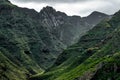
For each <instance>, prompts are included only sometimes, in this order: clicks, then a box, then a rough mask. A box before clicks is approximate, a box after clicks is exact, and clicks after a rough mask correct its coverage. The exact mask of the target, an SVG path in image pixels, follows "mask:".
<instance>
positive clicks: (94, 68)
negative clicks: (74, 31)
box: [30, 11, 120, 80]
mask: <svg viewBox="0 0 120 80" xmlns="http://www.w3.org/2000/svg"><path fill="white" fill-rule="evenodd" d="M119 41H120V11H118V12H117V13H115V14H114V15H113V17H112V18H111V19H105V20H103V21H101V22H100V23H99V24H97V25H96V26H95V27H94V28H93V29H91V30H89V31H88V32H87V33H86V34H85V35H84V36H82V37H81V38H80V40H79V41H78V42H77V43H76V44H74V45H72V46H70V47H68V48H67V49H66V50H64V51H63V53H62V54H60V55H59V57H58V59H57V60H56V62H55V64H54V65H53V66H52V67H51V68H49V69H48V70H46V72H44V73H43V74H41V75H40V74H37V75H34V76H32V77H31V78H30V80H120V63H119V62H120V46H119V45H120V42H119Z"/></svg>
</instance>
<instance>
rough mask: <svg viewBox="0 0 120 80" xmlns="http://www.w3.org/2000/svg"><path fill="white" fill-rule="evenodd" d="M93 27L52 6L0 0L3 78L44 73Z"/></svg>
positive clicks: (21, 78) (19, 78) (0, 73)
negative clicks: (37, 7)
mask: <svg viewBox="0 0 120 80" xmlns="http://www.w3.org/2000/svg"><path fill="white" fill-rule="evenodd" d="M106 17H108V16H107V15H106V16H105V17H104V18H106ZM95 20H96V19H95ZM98 22H99V21H98ZM96 24H97V22H96ZM91 28H93V25H91V24H89V23H87V22H86V21H84V20H83V18H81V17H79V16H67V15H66V14H65V13H63V12H59V11H56V10H55V9H53V8H52V7H49V6H47V7H45V8H43V9H42V10H41V11H40V12H39V13H38V12H36V11H35V10H33V9H27V8H20V7H17V6H15V5H13V4H11V3H10V2H9V1H8V0H0V79H2V80H8V79H10V80H26V79H27V78H28V77H30V76H31V75H33V74H36V73H42V72H43V71H44V69H47V68H49V67H50V66H51V65H52V64H53V63H54V61H55V60H56V59H57V57H58V55H59V54H60V53H61V52H62V51H63V49H65V48H66V47H68V46H70V45H71V44H73V43H75V42H76V41H77V40H78V39H79V38H80V37H81V36H82V35H84V34H85V33H86V32H87V31H88V30H90V29H91Z"/></svg>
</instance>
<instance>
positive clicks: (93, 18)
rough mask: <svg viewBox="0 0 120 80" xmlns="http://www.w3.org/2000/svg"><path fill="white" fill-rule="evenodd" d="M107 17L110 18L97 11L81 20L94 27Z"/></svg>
mask: <svg viewBox="0 0 120 80" xmlns="http://www.w3.org/2000/svg"><path fill="white" fill-rule="evenodd" d="M108 17H109V18H111V16H108V15H107V14H104V13H101V12H98V11H94V12H92V13H91V14H90V15H88V16H87V17H83V20H85V21H86V22H87V23H88V24H90V25H93V26H95V25H96V24H98V23H99V22H100V21H101V20H103V19H105V18H108Z"/></svg>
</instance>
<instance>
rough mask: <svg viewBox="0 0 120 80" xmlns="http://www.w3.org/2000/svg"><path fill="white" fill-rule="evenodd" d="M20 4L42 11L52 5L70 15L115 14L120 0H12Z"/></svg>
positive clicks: (119, 5)
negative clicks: (98, 12) (94, 12)
mask: <svg viewBox="0 0 120 80" xmlns="http://www.w3.org/2000/svg"><path fill="white" fill-rule="evenodd" d="M10 1H11V2H12V3H14V4H16V5H18V6H20V7H27V8H33V9H35V10H36V11H38V12H39V11H40V10H41V9H42V8H43V7H45V6H52V7H53V8H55V9H56V10H57V11H62V12H65V13H66V14H68V15H79V16H87V15H89V14H90V13H91V12H93V11H100V12H104V13H107V14H114V13H115V12H116V11H118V10H119V9H120V0H10Z"/></svg>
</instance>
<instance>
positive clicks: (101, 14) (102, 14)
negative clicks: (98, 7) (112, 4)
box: [89, 11, 108, 17]
mask: <svg viewBox="0 0 120 80" xmlns="http://www.w3.org/2000/svg"><path fill="white" fill-rule="evenodd" d="M89 16H91V17H94V16H108V15H107V14H105V13H102V12H98V11H94V12H92V13H91V14H90V15H89Z"/></svg>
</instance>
